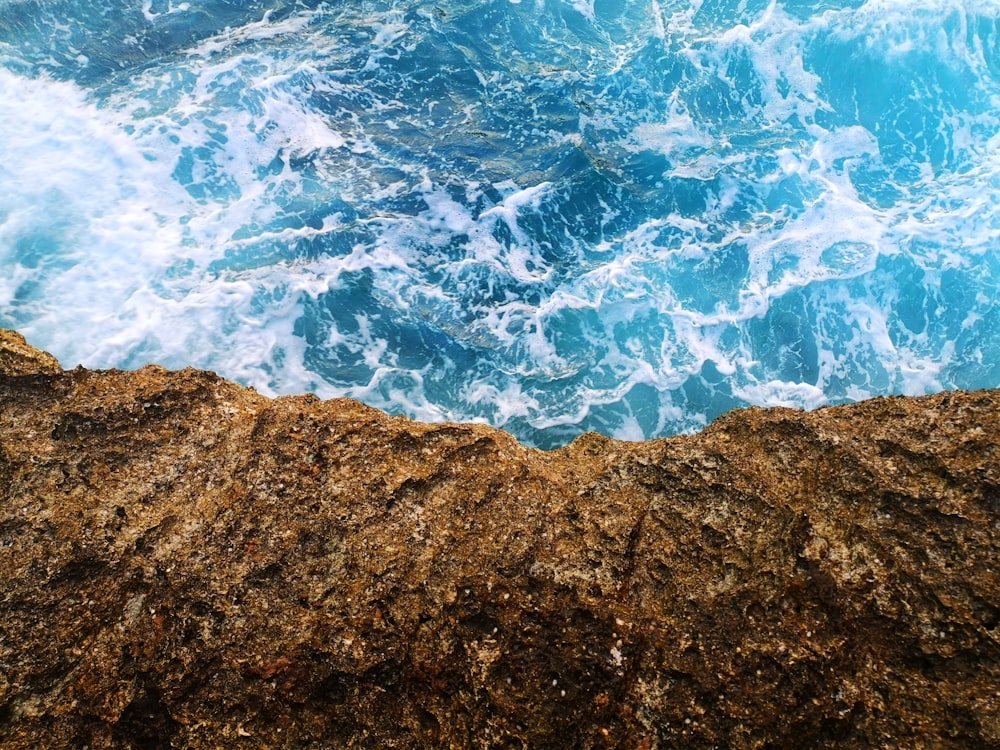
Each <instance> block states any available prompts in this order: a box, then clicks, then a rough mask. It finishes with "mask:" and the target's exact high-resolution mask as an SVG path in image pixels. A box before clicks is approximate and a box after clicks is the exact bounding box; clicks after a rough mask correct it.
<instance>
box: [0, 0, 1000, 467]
mask: <svg viewBox="0 0 1000 750" xmlns="http://www.w3.org/2000/svg"><path fill="white" fill-rule="evenodd" d="M998 250H1000V5H998V4H997V3H995V2H986V1H985V0H981V1H978V2H977V1H976V0H869V2H860V0H853V1H851V0H844V1H843V2H834V1H832V0H813V1H812V2H791V1H789V2H762V1H760V0H739V1H737V0H703V1H702V2H698V1H697V0H695V1H693V2H684V3H682V2H670V1H669V0H651V2H624V1H621V0H598V1H594V0H574V1H572V2H570V1H569V0H519V1H517V0H494V1H487V2H475V3H473V2H468V1H467V0H444V1H443V2H440V3H437V4H435V5H432V6H430V5H426V4H423V3H416V2H379V1H371V2H361V3H350V4H348V3H342V2H327V3H319V2H305V1H299V2H259V1H257V2H254V1H251V2H239V3H236V2H232V1H231V0H187V1H185V2H177V1H176V0H142V1H139V0H133V1H132V2H127V1H125V0H117V1H116V0H95V2H91V3H81V2H70V1H69V0H0V325H3V326H9V327H15V328H17V329H19V330H20V331H21V332H23V333H25V334H26V335H27V336H29V338H30V339H31V340H32V342H33V343H35V344H36V345H39V346H42V347H44V348H46V349H48V350H49V351H51V352H53V353H54V354H55V355H56V356H58V357H59V359H60V360H61V361H62V362H63V363H64V364H66V365H72V364H76V363H78V362H79V363H83V364H85V365H87V366H90V367H134V366H138V365H140V364H143V363H145V362H150V361H155V362H159V363H161V364H164V365H166V366H171V367H180V366H184V365H193V366H197V367H204V368H210V369H214V370H216V371H218V372H220V373H221V374H223V375H225V376H227V377H230V378H234V379H236V380H239V381H241V382H244V383H247V384H251V385H253V386H255V387H256V388H258V389H259V390H261V391H262V392H265V393H268V394H278V393H293V392H300V391H305V390H308V391H313V392H316V393H317V394H319V395H320V396H323V397H331V396H335V395H347V396H352V397H355V398H358V399H361V400H362V401H365V402H367V403H369V404H372V405H374V406H378V407H381V408H384V409H387V410H388V411H390V412H394V413H404V414H407V415H410V416H414V417H417V418H420V419H425V420H445V419H448V420H461V421H469V420H474V421H486V422H489V423H492V424H495V425H497V426H502V427H505V428H506V429H508V430H510V431H511V432H513V433H514V434H515V435H517V436H518V437H519V438H521V439H522V440H524V441H526V442H528V443H530V444H534V445H539V446H543V447H551V446H554V445H559V444H561V443H563V442H565V441H567V440H568V439H570V438H572V437H573V436H575V435H577V434H579V433H581V432H583V431H585V430H597V431H600V432H603V433H605V434H610V435H614V436H617V437H622V438H627V439H639V438H644V437H653V436H660V435H667V434H672V433H677V432H682V431H687V430H692V429H696V428H699V427H701V426H703V425H704V424H706V423H707V422H708V421H709V420H710V419H712V418H714V417H715V416H717V415H719V414H721V413H723V412H725V411H727V410H729V409H731V408H733V407H737V406H743V405H747V404H761V405H776V404H782V405H793V406H801V407H807V408H809V407H815V406H818V405H822V404H826V403H837V402H843V401H849V400H856V399H861V398H865V397H868V396H873V395H878V394H886V393H906V394H919V393H926V392H931V391H936V390H940V389H944V388H982V387H993V386H997V385H1000V335H998V334H1000V306H998V285H1000V255H998Z"/></svg>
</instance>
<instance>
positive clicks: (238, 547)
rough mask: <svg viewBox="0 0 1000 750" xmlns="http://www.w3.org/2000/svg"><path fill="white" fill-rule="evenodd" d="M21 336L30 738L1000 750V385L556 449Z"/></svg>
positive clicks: (8, 413) (1, 488) (26, 730)
mask: <svg viewBox="0 0 1000 750" xmlns="http://www.w3.org/2000/svg"><path fill="white" fill-rule="evenodd" d="M52 362H53V360H51V358H50V357H48V355H45V354H44V353H42V352H37V351H34V350H32V349H30V347H27V345H26V344H24V342H23V339H20V338H19V337H17V336H16V335H13V334H9V333H4V334H2V335H0V372H2V374H0V666H2V668H0V744H2V746H3V747H5V748H38V747H82V746H84V745H88V746H89V747H91V748H106V747H115V748H167V747H176V748H181V747H191V748H215V747H226V748H232V747H288V748H304V747H316V748H320V747H371V748H383V747H397V748H418V747H442V748H450V747H457V748H494V747H497V748H502V747H511V748H521V747H530V748H589V747H594V748H597V747H620V748H656V747H662V748H666V747H679V748H702V747H705V748H707V747H732V748H754V747H913V748H917V747H928V748H930V747H941V748H948V747H954V748H968V747H996V746H1000V631H998V630H997V625H998V623H1000V574H998V561H1000V555H998V552H1000V549H998V546H1000V541H998V540H1000V455H998V447H997V436H998V434H1000V392H997V391H990V392H979V393H948V394H942V395H939V396H932V397H925V398H914V399H906V398H892V399H876V400H874V401H869V402H865V403H862V404H858V405H854V406H844V407H838V408H831V409H821V410H819V411H816V412H812V413H801V412H795V411H790V410H784V409H770V410H764V409H749V410H745V411H739V412H735V413H733V414H730V415H728V416H727V417H725V418H723V419H720V420H718V421H717V422H716V423H715V424H713V425H712V426H711V427H710V428H708V429H707V430H705V431H704V432H703V433H701V434H700V435H696V436H692V437H682V438H675V439H669V440H659V441H651V442H647V443H641V444H628V443H621V442H616V441H612V440H608V439H605V438H601V437H598V436H596V435H587V436H584V437H582V438H580V439H578V440H577V441H576V442H574V443H573V444H572V445H570V446H568V447H567V448H565V449H562V450H559V451H554V452H551V453H544V452H541V451H537V450H532V449H528V448H525V447H523V446H521V445H519V444H518V443H517V442H516V441H515V440H514V439H512V438H511V437H509V436H508V435H506V434H504V433H502V432H499V431H496V430H493V429H490V428H487V427H482V426H468V425H423V424H417V423H414V422H411V421H408V420H405V419H400V418H392V417H388V416H386V415H384V414H382V413H380V412H378V411H375V410H373V409H370V408H367V407H365V406H362V405H360V404H358V403H356V402H353V401H347V400H334V401H328V402H321V401H319V400H318V399H316V398H313V397H308V396H302V397H296V398H283V399H277V400H269V399H266V398H264V397H262V396H260V395H258V394H256V393H254V392H253V391H251V390H248V389H245V388H242V387H240V386H237V385H234V384H232V383H229V382H226V381H224V380H222V379H220V378H219V377H217V376H215V375H213V374H210V373H205V372H198V371H193V370H184V371H181V372H168V371H166V370H163V369H161V368H156V367H147V368H144V369H142V370H139V371H137V372H117V371H110V372H92V371H87V370H83V369H77V370H73V371H68V372H63V371H61V370H59V369H58V368H53V366H52Z"/></svg>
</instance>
